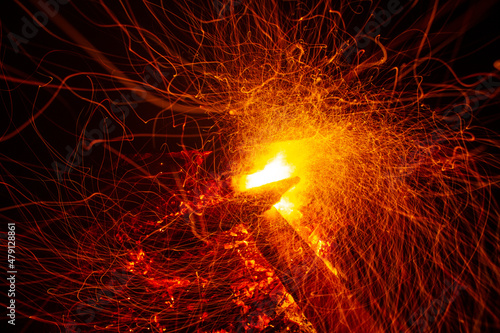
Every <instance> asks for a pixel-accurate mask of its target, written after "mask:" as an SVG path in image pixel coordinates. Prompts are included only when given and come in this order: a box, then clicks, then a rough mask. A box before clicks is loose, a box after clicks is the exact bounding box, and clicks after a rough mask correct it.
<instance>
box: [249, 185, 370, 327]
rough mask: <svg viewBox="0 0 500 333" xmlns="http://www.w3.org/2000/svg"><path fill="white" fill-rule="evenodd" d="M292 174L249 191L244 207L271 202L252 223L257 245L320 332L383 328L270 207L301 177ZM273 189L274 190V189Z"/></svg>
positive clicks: (326, 264) (274, 209) (259, 206)
mask: <svg viewBox="0 0 500 333" xmlns="http://www.w3.org/2000/svg"><path fill="white" fill-rule="evenodd" d="M294 179H295V180H294ZM294 179H286V180H282V181H279V182H275V183H272V184H267V185H265V186H262V187H260V188H258V189H253V190H252V194H249V193H247V194H246V195H247V196H251V197H253V200H249V201H247V203H246V204H244V206H246V207H245V208H244V209H245V210H247V211H251V210H255V211H262V210H263V208H265V205H268V207H269V208H270V209H269V210H266V211H265V213H264V214H262V215H261V216H260V217H259V218H258V219H257V220H254V219H253V223H251V224H250V230H251V231H252V235H253V237H254V239H255V241H256V245H257V248H258V249H259V251H260V252H261V254H262V256H263V257H264V258H265V259H266V260H267V261H268V262H269V264H270V265H271V266H272V267H273V268H274V270H275V272H276V274H277V275H278V277H279V278H280V280H281V282H282V284H283V286H284V287H285V288H286V290H287V292H288V293H290V294H291V295H292V297H293V299H294V300H295V302H296V303H297V304H298V306H299V307H300V308H301V310H302V312H303V314H304V316H305V317H306V318H307V319H308V320H309V322H310V323H311V324H312V325H313V327H314V328H315V329H316V331H317V332H376V331H379V330H378V329H377V327H376V325H375V324H374V321H373V319H372V318H371V317H370V315H369V314H368V313H367V312H366V310H365V309H364V308H362V307H361V306H359V305H357V304H356V303H357V302H356V301H355V300H354V298H353V297H352V295H351V294H350V293H349V291H348V290H347V289H346V288H345V285H344V283H342V282H341V280H340V278H338V277H337V274H336V271H335V270H334V269H332V267H331V266H330V265H329V264H328V263H327V262H325V261H324V260H323V259H322V258H320V257H318V256H317V255H316V253H315V252H314V250H313V249H311V247H310V246H309V245H308V244H307V243H306V242H305V241H304V240H303V239H302V238H301V237H300V235H299V234H298V233H297V232H296V231H295V229H294V228H293V227H292V226H291V225H290V224H289V223H288V222H287V221H286V220H285V219H284V218H283V217H282V216H281V215H280V214H279V213H278V211H277V210H276V208H273V207H271V206H272V205H273V204H274V202H277V201H279V198H280V195H281V194H283V193H285V192H286V190H288V188H289V187H290V185H291V184H293V183H294V182H297V179H296V178H294ZM273 189H274V192H275V194H274V195H272V194H270V193H272V192H273ZM271 198H273V199H272V200H276V201H274V202H272V200H270V199H271ZM256 203H258V204H256ZM262 203H265V204H262ZM252 207H253V208H252ZM283 240H286V242H283Z"/></svg>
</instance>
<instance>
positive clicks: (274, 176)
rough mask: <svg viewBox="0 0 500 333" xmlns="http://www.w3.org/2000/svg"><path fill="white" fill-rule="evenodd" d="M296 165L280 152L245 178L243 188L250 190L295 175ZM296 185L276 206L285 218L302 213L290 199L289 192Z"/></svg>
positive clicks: (241, 187)
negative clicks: (261, 167) (260, 168)
mask: <svg viewBox="0 0 500 333" xmlns="http://www.w3.org/2000/svg"><path fill="white" fill-rule="evenodd" d="M294 171H295V167H294V166H292V165H291V164H290V163H289V162H288V161H287V159H286V156H285V154H284V153H282V152H281V153H278V154H277V155H276V157H275V158H273V159H272V160H270V161H269V162H268V163H267V164H266V165H265V167H264V168H263V169H262V170H261V171H257V172H255V173H252V174H250V175H247V176H245V177H244V178H243V181H242V185H240V189H241V190H243V191H244V190H248V189H251V188H254V187H259V186H262V185H265V184H268V183H272V182H277V181H280V180H283V179H286V178H289V177H291V176H292V175H293V173H294ZM294 188H295V187H292V188H291V189H290V190H288V191H287V192H286V193H285V194H284V195H283V196H282V197H281V200H280V201H279V202H278V203H276V204H275V205H274V207H275V208H276V209H277V210H278V211H279V212H280V213H281V215H282V216H283V217H285V218H292V217H295V218H297V217H300V216H301V214H300V212H298V211H295V210H294V208H295V204H294V202H293V201H292V200H291V199H290V197H289V194H290V192H292V191H293V189H294Z"/></svg>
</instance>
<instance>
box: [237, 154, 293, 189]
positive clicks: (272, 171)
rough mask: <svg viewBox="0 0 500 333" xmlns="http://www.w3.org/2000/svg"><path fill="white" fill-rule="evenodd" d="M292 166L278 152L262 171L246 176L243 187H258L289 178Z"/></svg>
mask: <svg viewBox="0 0 500 333" xmlns="http://www.w3.org/2000/svg"><path fill="white" fill-rule="evenodd" d="M292 172H293V168H292V167H291V166H290V165H288V164H287V163H286V161H285V157H284V156H283V154H281V153H280V154H278V156H276V158H275V159H274V160H272V161H271V162H269V163H268V164H267V165H266V166H265V167H264V169H263V170H262V171H259V172H256V173H253V174H251V175H248V176H246V181H245V189H250V188H254V187H259V186H262V185H265V184H268V183H272V182H277V181H279V180H283V179H286V178H289V177H290V176H291V175H292Z"/></svg>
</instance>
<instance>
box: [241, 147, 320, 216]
mask: <svg viewBox="0 0 500 333" xmlns="http://www.w3.org/2000/svg"><path fill="white" fill-rule="evenodd" d="M265 151H266V152H265V153H264V154H262V155H261V156H258V157H257V158H255V159H253V161H252V164H254V168H253V169H252V173H250V174H247V175H244V176H241V177H237V178H235V179H234V181H235V183H234V186H235V188H237V189H238V190H240V191H246V190H248V189H251V188H255V187H259V186H262V185H265V184H268V183H272V182H277V181H280V180H283V179H287V178H290V177H294V176H298V177H300V182H299V183H298V184H297V185H295V186H294V187H292V188H291V189H289V190H288V191H287V192H286V193H285V194H283V196H282V197H281V199H280V201H279V202H277V203H276V204H275V205H274V207H275V208H276V209H277V210H278V212H279V213H280V214H281V216H283V217H284V218H285V219H286V220H287V221H288V222H290V223H291V222H292V221H298V220H299V219H300V218H301V217H302V213H301V212H300V210H299V209H300V208H301V207H302V206H303V203H304V202H305V200H306V199H305V197H306V196H305V191H304V190H305V188H306V186H307V184H308V175H309V172H310V170H311V161H312V160H314V159H313V151H314V150H313V149H312V148H311V140H305V139H304V140H290V141H282V142H276V143H274V144H272V145H270V146H268V147H266V149H265Z"/></svg>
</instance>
